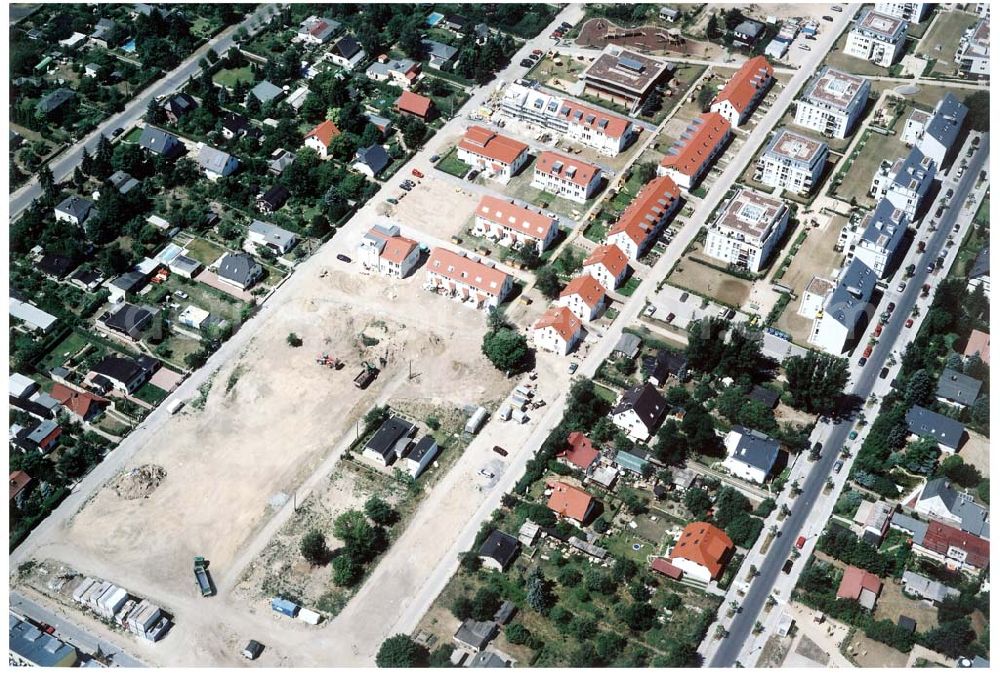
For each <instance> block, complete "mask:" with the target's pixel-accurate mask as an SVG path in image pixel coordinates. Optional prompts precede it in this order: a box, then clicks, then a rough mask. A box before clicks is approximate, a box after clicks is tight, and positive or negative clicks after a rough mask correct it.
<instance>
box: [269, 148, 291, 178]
mask: <svg viewBox="0 0 1000 678" xmlns="http://www.w3.org/2000/svg"><path fill="white" fill-rule="evenodd" d="M294 162H295V154H294V153H292V152H291V151H286V150H285V149H283V148H277V149H275V150H274V152H273V153H272V154H271V158H270V160H268V161H267V171H268V172H270V173H271V174H277V175H279V176H280V175H281V173H282V172H284V171H285V169H287V168H288V167H291V166H292V164H293V163H294Z"/></svg>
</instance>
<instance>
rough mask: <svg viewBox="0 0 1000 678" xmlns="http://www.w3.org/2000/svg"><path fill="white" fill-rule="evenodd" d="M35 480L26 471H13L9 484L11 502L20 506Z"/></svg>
mask: <svg viewBox="0 0 1000 678" xmlns="http://www.w3.org/2000/svg"><path fill="white" fill-rule="evenodd" d="M33 481H34V479H33V478H32V477H31V476H29V475H28V474H27V473H25V472H24V471H17V470H16V471H11V472H10V481H9V482H8V485H7V487H8V490H9V492H10V499H9V500H8V501H9V503H10V504H11V505H14V506H17V507H18V508H20V507H21V505H22V504H23V503H24V498H25V497H26V496H27V493H28V488H29V487H31V484H32V482H33Z"/></svg>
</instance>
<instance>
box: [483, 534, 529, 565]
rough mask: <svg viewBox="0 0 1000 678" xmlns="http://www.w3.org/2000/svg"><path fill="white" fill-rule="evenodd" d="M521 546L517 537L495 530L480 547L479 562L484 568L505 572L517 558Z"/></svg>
mask: <svg viewBox="0 0 1000 678" xmlns="http://www.w3.org/2000/svg"><path fill="white" fill-rule="evenodd" d="M520 550H521V545H520V543H519V542H518V541H517V538H516V537H512V536H511V535H509V534H507V533H506V532H501V531H500V530H493V531H492V532H490V536H488V537H487V538H486V541H484V542H483V545H482V546H480V547H479V560H480V561H481V562H482V564H483V567H486V568H489V569H491V570H499V571H501V572H503V571H504V570H506V569H507V566H508V565H510V564H511V563H512V562H514V559H515V558H517V554H518V551H520Z"/></svg>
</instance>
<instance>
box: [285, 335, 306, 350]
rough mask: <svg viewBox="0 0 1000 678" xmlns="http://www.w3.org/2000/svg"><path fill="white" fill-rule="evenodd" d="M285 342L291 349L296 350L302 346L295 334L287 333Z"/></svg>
mask: <svg viewBox="0 0 1000 678" xmlns="http://www.w3.org/2000/svg"><path fill="white" fill-rule="evenodd" d="M285 341H286V342H287V343H288V345H289V346H291V347H293V348H298V347H299V346H301V345H302V339H301V337H299V335H297V334H295V332H289V333H288V336H287V337H285Z"/></svg>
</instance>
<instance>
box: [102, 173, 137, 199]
mask: <svg viewBox="0 0 1000 678" xmlns="http://www.w3.org/2000/svg"><path fill="white" fill-rule="evenodd" d="M108 183H109V184H111V186H112V187H113V188H114V189H116V190H117V191H118V192H119V193H121V194H122V195H125V194H127V193H128V192H129V191H131V190H133V189H136V188H139V186H141V185H142V184H141V183H140V182H139V180H138V179H136V178H135V177H133V176H132V175H131V174H129V173H128V172H122V171H121V170H119V171H117V172H114V173H112V175H111V176H110V177H108Z"/></svg>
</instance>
